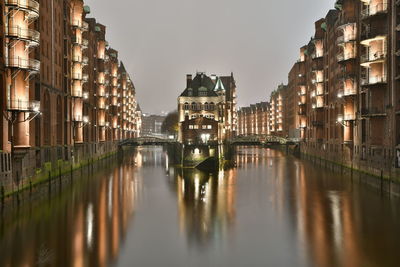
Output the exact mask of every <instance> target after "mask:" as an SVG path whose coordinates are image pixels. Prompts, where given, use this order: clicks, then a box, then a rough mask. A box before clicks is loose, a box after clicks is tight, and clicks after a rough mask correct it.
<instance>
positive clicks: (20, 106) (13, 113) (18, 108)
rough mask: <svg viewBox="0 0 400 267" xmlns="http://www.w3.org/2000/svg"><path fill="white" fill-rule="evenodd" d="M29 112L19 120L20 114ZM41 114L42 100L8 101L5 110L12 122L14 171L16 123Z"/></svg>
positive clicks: (27, 120) (4, 114)
mask: <svg viewBox="0 0 400 267" xmlns="http://www.w3.org/2000/svg"><path fill="white" fill-rule="evenodd" d="M21 113H27V114H29V115H28V116H27V117H25V116H24V119H23V120H21V121H18V117H19V114H21ZM39 115H41V112H40V102H39V101H22V100H17V101H12V100H9V101H8V106H7V110H5V111H4V113H3V116H4V118H5V119H6V120H7V121H8V122H9V123H10V124H11V136H10V137H11V162H12V166H13V167H12V169H13V172H14V171H15V166H14V164H15V140H14V125H15V124H17V123H23V122H30V121H32V120H33V119H35V118H36V117H37V116H39ZM16 176H17V177H16V178H17V182H18V181H19V175H18V172H17V175H16Z"/></svg>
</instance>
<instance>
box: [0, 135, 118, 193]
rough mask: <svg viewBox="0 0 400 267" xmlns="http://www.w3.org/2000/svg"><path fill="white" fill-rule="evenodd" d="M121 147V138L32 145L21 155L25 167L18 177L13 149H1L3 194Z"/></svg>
mask: <svg viewBox="0 0 400 267" xmlns="http://www.w3.org/2000/svg"><path fill="white" fill-rule="evenodd" d="M118 151H119V147H118V141H107V142H101V143H85V144H77V145H75V146H56V147H41V148H32V149H29V150H28V151H27V153H26V154H25V155H24V156H23V157H22V158H21V159H20V162H19V164H20V167H21V168H20V169H21V170H22V171H21V174H20V175H18V177H16V175H15V174H14V175H13V171H12V167H11V165H10V164H11V163H10V160H11V155H10V153H0V160H1V161H0V163H1V164H0V198H5V197H7V196H10V195H12V194H14V193H17V192H20V191H23V190H24V189H27V188H30V187H32V186H36V185H37V184H41V183H43V182H44V181H48V180H49V179H52V178H55V177H58V176H61V175H64V174H66V173H69V172H72V171H74V170H76V169H79V168H82V167H84V166H87V165H89V164H93V163H94V162H96V161H99V160H101V159H104V158H107V157H109V156H112V155H114V154H116V153H117V152H118ZM17 164H18V163H17Z"/></svg>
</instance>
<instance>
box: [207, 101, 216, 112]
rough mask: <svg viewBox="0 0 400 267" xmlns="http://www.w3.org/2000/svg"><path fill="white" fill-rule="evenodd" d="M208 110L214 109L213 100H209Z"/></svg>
mask: <svg viewBox="0 0 400 267" xmlns="http://www.w3.org/2000/svg"><path fill="white" fill-rule="evenodd" d="M208 108H209V110H211V111H213V110H214V109H215V105H214V103H213V102H211V103H210V104H209V106H208Z"/></svg>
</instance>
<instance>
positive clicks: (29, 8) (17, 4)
mask: <svg viewBox="0 0 400 267" xmlns="http://www.w3.org/2000/svg"><path fill="white" fill-rule="evenodd" d="M5 4H6V6H7V7H9V8H15V9H19V10H24V11H25V12H27V13H28V19H36V18H38V17H39V6H40V5H39V2H37V1H34V0H5Z"/></svg>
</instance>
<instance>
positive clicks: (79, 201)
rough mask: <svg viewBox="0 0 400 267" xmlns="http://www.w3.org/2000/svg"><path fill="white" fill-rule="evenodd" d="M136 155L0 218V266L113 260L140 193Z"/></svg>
mask: <svg viewBox="0 0 400 267" xmlns="http://www.w3.org/2000/svg"><path fill="white" fill-rule="evenodd" d="M140 154H141V152H140V151H138V152H136V153H135V155H134V156H133V157H132V158H130V159H128V162H127V163H124V164H122V165H121V166H119V167H117V166H110V167H113V168H111V169H110V170H108V171H102V172H99V173H96V174H95V175H90V174H89V173H82V175H81V177H74V183H73V186H70V185H68V188H64V189H63V192H62V193H61V194H60V195H55V196H54V197H51V198H50V200H49V201H41V202H40V203H35V204H32V205H29V206H25V207H21V210H20V211H19V212H16V213H13V215H12V216H10V217H12V218H3V220H2V224H1V229H2V231H1V233H0V238H1V240H2V242H1V243H0V251H1V257H0V266H13V267H14V266H76V267H80V266H108V265H109V264H110V263H112V262H114V261H115V260H116V259H117V257H118V255H119V251H120V246H121V245H120V244H121V243H122V242H124V239H125V236H126V232H127V230H128V227H129V223H130V221H131V220H132V215H133V214H134V210H135V207H136V205H137V203H136V202H137V199H138V196H139V195H140V190H141V181H140V176H137V175H136V172H137V169H136V167H135V166H134V165H132V164H131V163H132V162H131V160H132V159H135V158H140ZM102 164H104V162H102ZM103 176H105V177H108V178H107V179H104V178H102V177H103ZM98 178H100V179H98ZM67 182H68V181H66V183H67ZM88 184H89V185H88ZM22 248H23V249H22Z"/></svg>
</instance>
